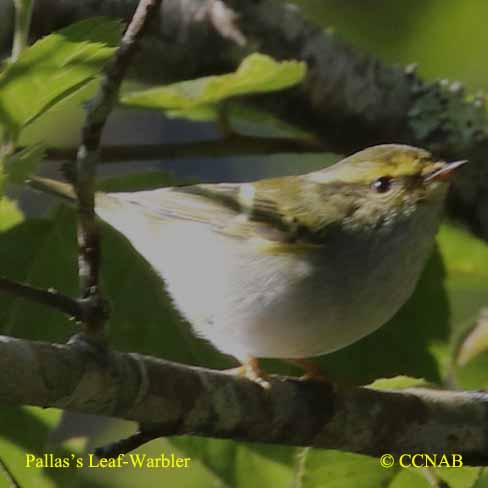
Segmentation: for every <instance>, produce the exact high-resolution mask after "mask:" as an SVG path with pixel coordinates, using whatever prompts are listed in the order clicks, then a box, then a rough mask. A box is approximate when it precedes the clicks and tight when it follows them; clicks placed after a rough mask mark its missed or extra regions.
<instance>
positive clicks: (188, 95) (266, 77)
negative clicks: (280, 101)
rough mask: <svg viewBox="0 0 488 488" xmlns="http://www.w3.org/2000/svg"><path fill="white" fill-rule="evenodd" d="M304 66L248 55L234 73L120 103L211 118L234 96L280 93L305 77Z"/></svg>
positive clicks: (130, 96)
mask: <svg viewBox="0 0 488 488" xmlns="http://www.w3.org/2000/svg"><path fill="white" fill-rule="evenodd" d="M305 72H306V67H305V63H303V62H297V61H281V62H277V61H275V60H274V59H272V58H270V57H269V56H266V55H264V54H259V53H255V54H251V55H250V56H248V57H247V58H245V59H244V60H243V61H242V63H241V65H240V66H239V68H238V69H237V71H235V72H234V73H229V74H226V75H220V76H207V77H204V78H198V79H196V80H190V81H183V82H180V83H174V84H172V85H167V86H163V87H158V88H151V89H149V90H143V91H140V92H133V93H129V94H127V95H125V96H123V97H122V99H121V102H122V103H123V104H125V105H128V106H136V107H145V108H152V109H161V110H167V111H168V113H169V114H170V115H173V116H185V117H187V116H191V117H193V118H196V119H199V120H200V119H208V118H215V116H216V109H217V107H216V105H217V104H218V103H219V102H222V101H223V100H226V99H228V98H230V97H235V96H238V95H250V94H255V93H266V92H271V91H276V90H282V89H284V88H288V87H290V86H293V85H296V84H297V83H299V82H300V81H301V80H302V79H303V78H304V76H305Z"/></svg>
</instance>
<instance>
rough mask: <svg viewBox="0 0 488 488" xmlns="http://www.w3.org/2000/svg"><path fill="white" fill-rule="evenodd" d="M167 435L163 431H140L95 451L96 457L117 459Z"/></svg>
mask: <svg viewBox="0 0 488 488" xmlns="http://www.w3.org/2000/svg"><path fill="white" fill-rule="evenodd" d="M164 434H165V433H163V432H162V430H158V431H146V430H144V429H139V430H138V431H137V432H136V433H134V434H132V435H131V436H129V437H126V438H125V439H120V440H118V441H115V442H111V443H110V444H106V445H105V446H100V447H97V448H96V449H95V456H97V457H98V458H116V457H118V456H119V455H120V454H127V453H128V452H130V451H133V450H134V449H137V448H138V447H141V446H142V445H144V444H147V443H148V442H150V441H152V440H154V439H158V438H159V437H162V436H163V435H164Z"/></svg>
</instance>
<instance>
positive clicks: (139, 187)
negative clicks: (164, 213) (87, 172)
mask: <svg viewBox="0 0 488 488" xmlns="http://www.w3.org/2000/svg"><path fill="white" fill-rule="evenodd" d="M176 182H177V180H176V179H175V178H174V177H173V176H172V175H170V174H169V173H165V172H163V171H151V172H145V173H128V174H125V175H122V176H111V177H109V178H104V179H103V180H101V181H99V182H98V184H97V189H98V190H100V191H104V192H106V193H109V192H117V191H143V190H153V189H156V188H163V187H165V186H172V185H174V184H176Z"/></svg>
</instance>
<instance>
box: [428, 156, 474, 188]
mask: <svg viewBox="0 0 488 488" xmlns="http://www.w3.org/2000/svg"><path fill="white" fill-rule="evenodd" d="M467 162H468V161H467V159H464V160H462V161H453V162H451V163H444V165H443V166H441V167H440V168H438V169H435V170H434V171H432V172H431V173H428V174H427V175H426V176H425V177H424V182H425V183H427V182H430V181H448V180H449V178H450V176H451V175H452V174H453V173H454V172H455V171H456V170H457V168H459V167H460V166H462V165H463V164H466V163H467Z"/></svg>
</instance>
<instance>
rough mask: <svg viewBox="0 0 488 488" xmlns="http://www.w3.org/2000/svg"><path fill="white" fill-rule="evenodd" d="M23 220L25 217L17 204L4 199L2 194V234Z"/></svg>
mask: <svg viewBox="0 0 488 488" xmlns="http://www.w3.org/2000/svg"><path fill="white" fill-rule="evenodd" d="M0 169H1V168H0ZM0 177H1V175H0ZM23 220H24V215H23V214H22V212H21V211H20V210H19V207H18V206H17V204H16V203H15V202H14V201H13V200H10V199H9V198H7V197H2V196H1V194H0V233H1V232H5V231H7V230H9V229H10V228H12V227H15V226H16V225H18V224H20V223H21V222H22V221H23Z"/></svg>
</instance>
